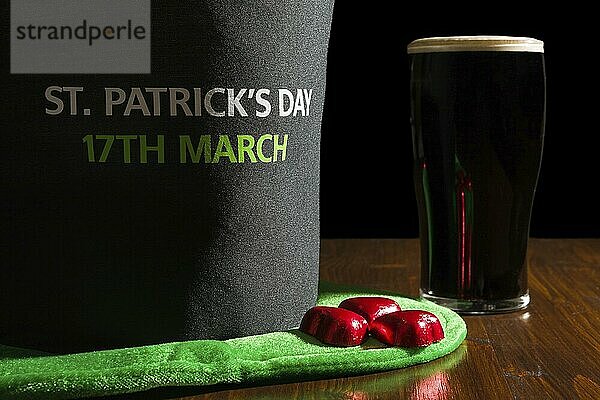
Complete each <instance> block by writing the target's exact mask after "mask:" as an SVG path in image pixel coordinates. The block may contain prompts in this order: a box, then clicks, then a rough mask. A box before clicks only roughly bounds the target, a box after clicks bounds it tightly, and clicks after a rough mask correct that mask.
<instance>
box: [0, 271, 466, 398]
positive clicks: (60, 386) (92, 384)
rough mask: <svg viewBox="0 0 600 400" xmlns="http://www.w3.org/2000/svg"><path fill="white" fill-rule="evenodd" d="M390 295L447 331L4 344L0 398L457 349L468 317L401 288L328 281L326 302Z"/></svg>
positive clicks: (325, 370)
mask: <svg viewBox="0 0 600 400" xmlns="http://www.w3.org/2000/svg"><path fill="white" fill-rule="evenodd" d="M364 295H385V296H387V297H391V298H393V299H395V300H397V301H398V303H399V304H400V306H401V307H402V308H403V309H423V310H428V311H431V312H433V313H434V314H435V315H437V316H438V318H439V319H440V321H441V323H442V325H443V327H444V331H445V334H446V337H445V339H444V340H442V341H441V342H439V343H436V344H433V345H431V346H429V347H425V348H418V349H403V348H396V347H387V346H384V345H383V344H381V343H380V342H378V341H377V340H375V339H373V338H370V339H369V340H368V341H367V342H365V343H364V344H363V345H361V346H359V347H350V348H338V347H331V346H325V345H323V344H321V343H320V342H318V341H317V340H316V339H314V338H312V337H310V336H308V335H305V334H303V333H302V332H300V331H298V330H292V331H288V332H275V333H269V334H265V335H258V336H249V337H243V338H238V339H231V340H226V341H215V340H197V341H189V342H179V343H166V344H159V345H153V346H144V347H136V348H129V349H118V350H105V351H97V352H90V353H80V354H70V355H61V356H53V355H47V354H43V353H40V352H32V351H28V350H23V349H16V348H13V347H7V346H1V345H0V399H19V398H22V399H72V398H80V397H91V396H102V395H112V394H120V393H132V392H139V391H144V390H148V389H152V388H157V387H165V386H208V385H215V384H237V383H243V384H245V385H249V384H266V383H274V382H280V381H282V380H285V381H292V380H307V379H321V378H326V377H336V376H349V375H358V374H367V373H373V372H381V371H388V370H392V369H397V368H403V367H407V366H409V365H414V364H418V363H424V362H427V361H431V360H433V359H436V358H438V357H441V356H443V355H446V354H448V353H450V352H452V351H453V350H455V349H456V348H457V347H458V346H459V345H460V343H461V342H462V341H463V340H464V338H465V336H466V333H467V331H466V326H465V323H464V321H463V320H462V319H461V318H460V317H459V316H458V315H457V314H456V313H454V312H452V311H451V310H449V309H446V308H443V307H440V306H437V305H435V304H433V303H431V302H428V301H417V300H413V299H409V298H405V297H400V296H398V295H397V294H393V293H389V292H382V291H374V290H368V289H359V288H356V287H342V286H337V285H335V286H334V285H331V284H325V283H322V284H321V291H320V295H319V300H318V303H319V304H320V305H331V306H337V305H338V304H339V303H340V302H341V301H342V300H344V299H346V298H348V297H354V296H364Z"/></svg>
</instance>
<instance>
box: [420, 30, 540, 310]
mask: <svg viewBox="0 0 600 400" xmlns="http://www.w3.org/2000/svg"><path fill="white" fill-rule="evenodd" d="M408 53H409V56H410V68H411V105H412V115H411V117H412V118H411V120H412V121H411V122H412V132H413V151H414V160H415V164H414V179H415V190H416V196H417V202H418V206H419V221H420V242H421V295H422V296H423V297H424V298H426V299H429V300H432V301H434V302H436V303H438V304H442V305H445V306H448V307H450V308H452V309H454V310H457V311H459V312H463V313H474V314H476V313H494V312H506V311H512V310H517V309H521V308H524V307H526V306H527V304H528V303H529V291H528V287H527V261H526V251H527V240H528V236H529V222H530V216H531V207H532V202H533V197H534V192H535V187H536V183H537V178H538V172H539V168H540V162H541V157H542V147H543V142H544V120H545V70H544V49H543V42H541V41H539V40H535V39H531V38H516V37H504V36H467V37H466V36H461V37H444V38H425V39H418V40H415V41H414V42H412V43H411V44H409V46H408Z"/></svg>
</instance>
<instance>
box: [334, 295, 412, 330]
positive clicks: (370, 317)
mask: <svg viewBox="0 0 600 400" xmlns="http://www.w3.org/2000/svg"><path fill="white" fill-rule="evenodd" d="M339 307H340V308H345V309H346V310H350V311H354V312H355V313H357V314H360V315H362V316H363V317H364V318H365V319H366V320H367V322H368V323H369V324H370V323H371V322H373V321H374V320H375V319H376V318H379V317H381V316H383V315H386V314H390V313H393V312H396V311H401V309H400V305H399V304H398V303H397V302H396V301H395V300H392V299H388V298H387V297H352V298H349V299H346V300H344V301H342V302H341V303H340V305H339Z"/></svg>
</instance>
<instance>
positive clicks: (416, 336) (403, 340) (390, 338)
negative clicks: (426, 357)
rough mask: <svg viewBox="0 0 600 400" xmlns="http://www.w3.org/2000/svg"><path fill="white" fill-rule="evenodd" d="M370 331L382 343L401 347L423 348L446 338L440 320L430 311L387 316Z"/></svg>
mask: <svg viewBox="0 0 600 400" xmlns="http://www.w3.org/2000/svg"><path fill="white" fill-rule="evenodd" d="M369 329H370V331H371V334H372V335H373V336H374V337H375V338H376V339H377V340H379V341H380V342H382V343H385V344H388V345H391V346H401V347H423V346H429V345H430V344H432V343H436V342H439V341H440V340H442V339H443V338H444V330H443V329H442V324H440V320H439V319H438V318H437V317H436V316H435V315H433V314H432V313H430V312H428V311H422V310H405V311H398V312H395V313H391V314H386V315H384V316H382V317H379V318H377V319H376V320H375V321H373V322H372V323H371V324H370V326H369Z"/></svg>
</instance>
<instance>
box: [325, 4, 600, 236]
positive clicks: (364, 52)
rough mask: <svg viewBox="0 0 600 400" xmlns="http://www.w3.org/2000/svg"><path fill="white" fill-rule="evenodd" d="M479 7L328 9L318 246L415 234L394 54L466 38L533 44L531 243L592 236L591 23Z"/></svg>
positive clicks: (599, 230)
mask: <svg viewBox="0 0 600 400" xmlns="http://www.w3.org/2000/svg"><path fill="white" fill-rule="evenodd" d="M485 8H486V9H485V10H479V9H469V10H467V9H464V10H460V9H457V8H455V7H448V8H440V7H439V6H437V5H436V6H434V5H432V4H429V3H428V4H427V5H424V6H410V7H399V10H398V11H394V12H392V11H391V10H387V9H386V7H385V6H383V5H381V4H378V5H375V3H373V4H370V5H366V3H362V5H361V3H358V2H344V1H338V2H336V5H335V10H334V17H333V26H332V32H331V40H330V47H329V61H328V62H329V65H328V74H327V97H326V106H325V114H324V117H323V136H322V150H321V151H322V153H321V154H322V160H321V162H322V166H321V235H322V236H323V237H416V236H417V235H418V225H417V207H416V202H415V198H414V192H413V181H412V137H411V130H410V122H409V117H410V101H409V65H408V57H407V56H406V45H407V44H408V43H409V42H410V41H412V40H414V39H417V38H419V37H427V36H446V35H475V34H487V35H513V36H530V37H534V38H538V39H541V40H543V41H544V42H545V57H546V76H547V119H546V138H545V148H544V155H543V159H542V169H541V173H540V178H539V181H538V187H537V192H536V193H537V194H536V199H535V202H534V207H533V216H532V222H531V235H532V236H537V237H599V236H600V211H599V208H600V202H599V201H598V200H599V198H598V195H597V194H596V187H597V185H598V183H599V182H600V175H599V174H598V172H599V171H600V168H599V166H598V165H599V164H598V163H599V161H600V157H599V155H600V153H599V151H598V143H599V141H598V139H597V137H598V135H599V134H600V132H599V129H598V125H597V124H596V118H597V117H596V116H597V115H598V114H599V113H600V108H599V102H598V101H597V100H596V96H595V93H597V80H598V69H597V67H596V65H595V64H594V62H593V61H592V59H591V57H592V56H593V55H594V54H596V52H597V49H596V46H597V42H594V36H593V30H594V26H596V24H597V22H594V21H592V20H591V17H593V16H592V15H591V14H589V13H588V14H586V13H585V10H581V9H576V8H575V7H563V8H561V9H555V10H549V9H548V8H547V7H544V8H543V9H540V8H536V9H535V10H531V11H526V9H524V8H523V5H520V6H517V5H514V6H512V7H511V5H509V4H506V3H502V7H500V6H498V7H497V8H494V7H490V6H486V7H485ZM544 15H556V17H555V18H554V19H549V18H547V17H544Z"/></svg>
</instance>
